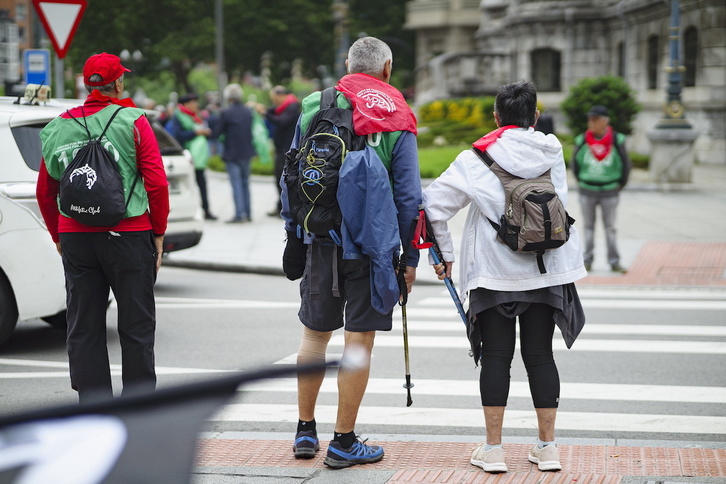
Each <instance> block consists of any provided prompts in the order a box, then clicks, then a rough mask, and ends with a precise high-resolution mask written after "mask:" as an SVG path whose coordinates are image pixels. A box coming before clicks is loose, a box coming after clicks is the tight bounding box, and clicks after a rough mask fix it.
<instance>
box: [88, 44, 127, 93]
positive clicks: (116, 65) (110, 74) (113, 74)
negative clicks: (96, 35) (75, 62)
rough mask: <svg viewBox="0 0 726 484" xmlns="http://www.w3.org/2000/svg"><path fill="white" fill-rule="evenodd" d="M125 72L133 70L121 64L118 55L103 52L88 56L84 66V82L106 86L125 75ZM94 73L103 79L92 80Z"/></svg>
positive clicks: (93, 85) (92, 85) (95, 85)
mask: <svg viewBox="0 0 726 484" xmlns="http://www.w3.org/2000/svg"><path fill="white" fill-rule="evenodd" d="M124 72H131V71H130V70H129V69H126V68H125V67H124V66H122V65H121V59H119V57H118V56H116V55H113V54H107V53H106V52H103V53H101V54H96V55H92V56H91V57H89V58H88V60H87V61H86V65H84V66H83V82H84V83H85V84H86V85H87V86H91V87H100V86H105V85H106V84H110V83H112V82H113V81H115V80H116V79H118V78H119V77H121V76H123V74H124ZM94 74H98V75H99V76H101V80H100V81H97V82H91V81H90V77H91V76H92V75H94Z"/></svg>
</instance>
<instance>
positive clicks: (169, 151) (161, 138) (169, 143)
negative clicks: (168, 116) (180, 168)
mask: <svg viewBox="0 0 726 484" xmlns="http://www.w3.org/2000/svg"><path fill="white" fill-rule="evenodd" d="M151 127H152V128H154V134H155V135H156V141H158V142H159V150H160V151H161V154H162V155H165V156H170V155H181V154H182V152H183V151H184V148H182V147H181V145H180V144H179V143H178V142H177V140H176V139H174V137H173V136H172V135H171V133H169V132H168V131H167V130H165V129H164V127H163V126H162V125H161V124H159V123H158V122H156V121H152V122H151Z"/></svg>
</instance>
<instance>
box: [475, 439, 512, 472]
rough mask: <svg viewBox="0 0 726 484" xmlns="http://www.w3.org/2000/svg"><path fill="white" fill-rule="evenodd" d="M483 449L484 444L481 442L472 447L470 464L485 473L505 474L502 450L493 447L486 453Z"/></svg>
mask: <svg viewBox="0 0 726 484" xmlns="http://www.w3.org/2000/svg"><path fill="white" fill-rule="evenodd" d="M485 447H486V442H482V443H481V444H479V445H477V446H476V447H474V452H472V453H471V461H470V462H471V463H472V464H473V465H475V466H478V467H481V468H482V469H484V470H485V471H486V472H507V464H505V463H504V449H502V448H501V447H494V448H493V449H491V450H489V451H487V450H484V449H485Z"/></svg>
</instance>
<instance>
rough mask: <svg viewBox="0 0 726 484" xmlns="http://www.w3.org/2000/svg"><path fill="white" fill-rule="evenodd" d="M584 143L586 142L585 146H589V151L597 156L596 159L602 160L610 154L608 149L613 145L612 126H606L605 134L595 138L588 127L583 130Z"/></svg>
mask: <svg viewBox="0 0 726 484" xmlns="http://www.w3.org/2000/svg"><path fill="white" fill-rule="evenodd" d="M585 143H587V146H589V147H590V151H591V152H592V154H593V156H594V157H595V158H597V161H602V160H604V159H605V158H606V157H607V156H608V155H609V154H610V150H611V149H612V147H613V128H612V126H608V129H607V131H605V135H604V136H603V137H602V138H600V139H597V138H595V135H594V134H592V131H590V130H589V129H588V130H587V131H585Z"/></svg>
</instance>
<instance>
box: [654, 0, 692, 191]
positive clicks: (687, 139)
mask: <svg viewBox="0 0 726 484" xmlns="http://www.w3.org/2000/svg"><path fill="white" fill-rule="evenodd" d="M670 3H671V25H670V28H669V30H668V39H669V41H670V56H669V59H670V62H669V65H668V67H667V68H666V71H667V72H668V88H667V94H668V95H667V100H666V104H665V107H664V109H663V112H664V116H663V118H662V119H661V120H660V121H658V123H657V124H656V125H655V129H653V130H651V131H649V132H648V133H647V135H648V138H649V139H650V142H651V150H650V165H649V172H650V178H651V180H652V181H654V182H656V183H658V184H659V185H661V187H662V188H664V189H666V190H672V189H682V188H684V187H688V186H691V181H692V178H693V162H694V150H693V142H694V141H695V140H696V138H697V137H698V132H697V131H696V130H694V129H693V128H692V127H691V125H690V124H689V123H688V121H686V118H685V109H684V108H683V103H682V102H681V78H682V76H681V74H682V72H683V71H684V70H685V69H684V68H683V66H681V65H679V64H680V61H679V40H680V2H679V1H678V0H671V2H670Z"/></svg>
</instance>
